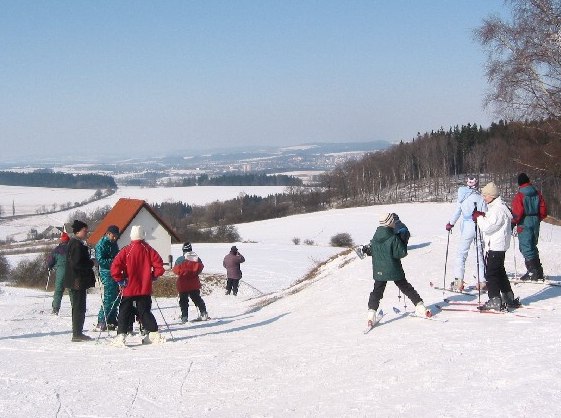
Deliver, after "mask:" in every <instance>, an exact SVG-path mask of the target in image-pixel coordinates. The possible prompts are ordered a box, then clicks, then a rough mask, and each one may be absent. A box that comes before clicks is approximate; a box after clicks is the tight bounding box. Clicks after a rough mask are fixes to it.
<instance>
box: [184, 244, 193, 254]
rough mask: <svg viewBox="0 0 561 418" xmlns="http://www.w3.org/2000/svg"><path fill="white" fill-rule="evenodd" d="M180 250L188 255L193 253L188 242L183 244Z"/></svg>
mask: <svg viewBox="0 0 561 418" xmlns="http://www.w3.org/2000/svg"><path fill="white" fill-rule="evenodd" d="M181 249H182V250H183V252H184V253H188V252H191V251H193V246H192V245H191V243H190V242H186V243H185V244H183V247H182V248H181Z"/></svg>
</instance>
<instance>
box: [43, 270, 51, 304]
mask: <svg viewBox="0 0 561 418" xmlns="http://www.w3.org/2000/svg"><path fill="white" fill-rule="evenodd" d="M50 280H51V270H49V269H47V284H46V285H45V292H47V291H48V290H47V289H48V287H49V281H50ZM47 297H48V295H45V297H44V298H43V308H42V309H41V313H44V312H45V299H47Z"/></svg>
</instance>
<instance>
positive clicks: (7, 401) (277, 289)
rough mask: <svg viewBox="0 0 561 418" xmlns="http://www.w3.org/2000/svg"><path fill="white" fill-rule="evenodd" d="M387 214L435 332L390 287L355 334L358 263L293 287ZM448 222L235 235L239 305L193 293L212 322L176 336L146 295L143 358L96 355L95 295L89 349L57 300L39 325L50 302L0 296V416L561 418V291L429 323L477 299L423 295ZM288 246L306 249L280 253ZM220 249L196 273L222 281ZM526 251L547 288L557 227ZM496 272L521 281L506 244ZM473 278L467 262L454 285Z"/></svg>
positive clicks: (362, 289) (305, 226)
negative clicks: (54, 311) (342, 241)
mask: <svg viewBox="0 0 561 418" xmlns="http://www.w3.org/2000/svg"><path fill="white" fill-rule="evenodd" d="M388 211H391V212H396V213H398V214H399V215H400V218H401V219H402V220H403V221H404V222H405V224H406V225H407V226H408V227H409V228H410V230H411V233H412V237H411V241H410V243H409V255H408V256H407V257H406V258H405V259H404V260H403V265H404V269H405V272H406V275H407V278H408V280H409V281H410V282H411V283H412V284H413V286H414V287H415V288H416V289H417V290H418V291H419V293H420V294H421V296H422V297H423V299H424V301H425V303H426V304H427V305H428V306H430V307H431V309H432V310H433V312H434V313H435V314H436V315H435V318H440V319H443V320H444V319H446V320H447V322H441V321H436V320H435V321H430V320H423V319H419V318H414V317H411V316H403V315H402V314H399V313H395V312H394V308H396V310H399V311H400V312H401V313H403V312H405V311H407V312H412V310H413V307H412V306H411V303H410V301H408V300H404V298H403V296H402V295H401V298H400V295H399V294H398V291H397V288H396V287H395V286H394V285H393V284H391V283H390V284H388V286H387V289H386V294H385V297H384V299H383V300H382V303H381V309H382V310H383V311H384V312H385V314H386V315H385V316H384V317H383V319H382V321H381V323H380V324H379V325H377V326H376V327H375V328H374V329H373V330H372V331H371V332H370V333H369V334H366V335H364V334H363V330H364V329H365V326H366V313H367V300H368V295H369V293H370V291H371V290H372V286H373V281H372V272H371V261H370V258H367V259H364V260H360V259H358V257H357V256H356V255H355V253H354V252H347V253H343V254H341V255H340V256H339V257H337V258H335V259H334V260H332V261H330V262H328V263H327V264H325V265H323V266H321V268H319V270H318V274H317V275H316V276H315V277H314V278H312V279H310V280H308V281H305V282H303V283H300V284H298V285H296V286H292V287H291V285H292V284H293V283H294V282H296V281H298V280H299V279H301V278H303V277H304V276H305V274H306V273H307V271H308V270H309V269H311V268H312V267H314V266H317V263H318V262H319V261H322V260H326V259H327V258H328V257H329V256H331V255H334V254H336V253H339V252H342V251H343V249H337V248H333V247H330V246H328V242H329V239H330V237H331V236H333V235H334V234H336V233H338V232H349V233H350V234H351V236H352V237H353V239H354V240H355V243H357V244H363V243H366V242H368V241H369V239H370V238H371V236H372V234H373V232H374V230H375V229H376V226H377V220H378V217H379V215H380V214H381V213H383V212H388ZM452 211H453V205H452V204H446V203H441V204H437V203H425V204H403V205H394V206H374V207H368V208H356V209H344V210H331V211H326V212H321V213H314V214H309V215H300V216H293V217H288V218H283V219H275V220H269V221H263V222H255V223H250V224H243V225H238V229H239V232H240V234H241V236H242V237H243V239H244V240H247V241H251V242H242V243H238V244H237V245H238V247H239V248H240V251H241V252H242V253H243V254H244V255H245V256H246V258H247V261H246V263H245V264H243V265H242V269H243V271H244V276H243V280H244V283H242V284H241V287H240V293H239V294H238V296H237V297H234V296H226V295H225V294H224V293H223V292H222V291H221V290H220V291H216V292H214V293H213V294H212V295H209V296H206V297H205V302H206V304H207V307H208V311H209V314H210V315H211V317H212V318H213V319H212V320H210V321H208V322H197V323H189V324H181V323H180V322H179V320H178V316H179V309H178V306H177V301H176V299H175V298H173V299H172V298H170V299H165V298H158V299H157V300H156V301H155V302H154V303H153V308H154V309H153V311H154V313H155V316H156V318H157V320H158V322H159V324H160V330H161V332H162V333H163V335H164V336H165V337H166V338H167V339H168V342H166V343H165V344H163V345H147V346H146V345H145V346H143V345H140V344H139V339H138V337H134V338H130V339H129V344H130V347H129V348H115V347H112V346H110V345H109V344H108V341H109V339H108V336H107V333H102V334H101V335H99V334H98V333H96V332H94V331H93V330H92V327H93V324H94V323H95V322H96V320H97V312H98V309H99V305H100V298H99V295H98V294H95V293H94V294H90V295H88V311H87V317H86V331H85V332H86V333H87V334H88V335H90V336H92V337H96V338H97V337H98V336H100V338H99V340H98V341H97V342H87V343H72V342H70V338H71V321H70V306H69V301H68V297H67V296H66V295H65V296H64V299H63V305H62V309H61V314H60V316H58V317H57V316H51V315H49V311H50V303H51V296H52V295H51V294H50V293H47V294H46V293H45V292H41V291H36V290H26V289H16V288H11V287H7V286H2V287H0V290H1V291H2V293H1V294H0V302H1V303H0V318H1V319H0V350H1V351H2V355H1V356H0V386H1V392H0V393H1V396H0V415H1V416H5V417H31V416H33V417H35V416H41V417H54V416H57V417H63V416H71V417H125V416H133V417H161V416H168V417H195V416H197V417H201V416H203V417H285V416H293V417H305V416H309V417H312V416H313V417H343V416H345V417H435V416H445V417H466V416H469V417H505V416H509V417H556V416H561V404H560V402H559V399H560V397H561V357H560V356H559V352H560V351H559V347H560V344H561V327H559V322H560V319H561V307H560V306H559V301H560V300H561V287H553V286H544V285H538V284H522V285H518V286H515V287H514V292H515V294H516V295H518V296H520V297H521V301H522V302H523V303H524V304H526V305H528V306H529V308H521V309H519V310H518V311H517V312H519V313H520V314H524V315H526V316H523V317H521V316H514V315H492V314H480V313H476V312H451V311H442V312H438V310H437V307H436V305H437V304H443V302H442V300H443V297H449V298H451V299H455V300H470V301H477V299H478V298H477V296H475V297H470V296H463V295H457V294H452V293H446V294H443V292H442V291H439V290H434V289H431V287H430V285H429V283H430V282H431V281H432V282H435V283H436V284H439V285H441V284H442V282H443V280H444V266H445V256H446V250H447V241H448V238H450V246H449V256H448V264H447V266H448V268H447V272H448V274H447V277H446V282H449V281H450V280H451V279H452V277H451V274H452V273H451V272H452V271H453V266H454V258H455V249H456V241H457V239H458V235H459V231H458V230H457V229H456V228H455V229H453V230H452V235H451V236H450V237H449V236H448V234H447V232H446V231H445V229H444V225H445V224H446V222H447V221H448V218H449V216H450V214H451V212H452ZM294 237H300V238H301V239H302V240H304V239H309V240H313V241H314V245H312V246H306V245H298V246H297V245H294V244H293V243H292V238H294ZM229 245H230V244H216V245H212V244H204V245H203V244H199V245H195V248H194V249H195V251H197V252H198V253H199V255H200V256H201V258H202V259H203V261H204V262H205V265H206V270H207V271H209V272H212V271H216V272H220V271H222V267H221V259H222V257H223V256H224V255H225V254H226V252H227V251H228V248H229ZM539 248H540V255H541V259H542V262H543V265H544V269H545V273H546V274H547V275H549V277H550V278H551V279H552V280H561V276H560V275H559V274H558V271H559V269H560V265H561V259H560V257H559V254H561V229H560V228H559V227H555V226H551V225H548V224H542V231H541V237H540V242H539ZM174 251H175V252H178V251H179V247H174ZM515 266H516V268H515ZM506 268H507V271H508V272H509V273H513V274H514V273H515V272H516V273H518V274H521V273H522V272H523V271H522V269H523V260H522V257H521V255H520V253H519V252H518V250H516V249H514V248H512V247H511V249H510V250H509V251H508V252H507V256H506ZM475 272H476V260H474V259H473V258H472V257H470V258H469V259H468V261H467V271H466V278H467V279H468V281H473V280H474V279H473V275H474V274H475ZM255 289H257V291H256V290H255ZM261 293H265V294H268V295H265V296H260V294H261ZM486 299H487V297H486V295H484V294H483V295H482V296H481V300H482V301H485V300H486ZM273 300H274V301H273ZM156 302H157V303H156ZM268 302H272V303H268ZM158 307H159V308H160V309H158ZM532 307H533V308H534V309H530V308H532ZM190 309H191V311H190V316H191V318H194V317H195V316H196V312H195V308H194V307H193V306H191V308H190ZM164 318H165V320H166V322H167V325H166V324H165V323H164ZM168 325H169V327H168ZM112 335H114V332H113V333H112Z"/></svg>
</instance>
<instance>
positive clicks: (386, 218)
mask: <svg viewBox="0 0 561 418" xmlns="http://www.w3.org/2000/svg"><path fill="white" fill-rule="evenodd" d="M379 220H380V225H381V226H393V224H394V223H395V218H394V216H393V213H384V214H383V215H382V216H380V219H379Z"/></svg>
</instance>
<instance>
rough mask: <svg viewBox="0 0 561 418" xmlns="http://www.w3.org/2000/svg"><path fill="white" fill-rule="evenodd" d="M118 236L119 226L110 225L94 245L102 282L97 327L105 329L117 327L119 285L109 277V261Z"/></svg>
mask: <svg viewBox="0 0 561 418" xmlns="http://www.w3.org/2000/svg"><path fill="white" fill-rule="evenodd" d="M118 238H119V227H117V226H116V225H110V226H109V227H108V228H107V232H105V235H104V236H103V237H102V238H101V239H100V240H99V242H98V243H97V245H96V246H95V257H96V259H97V262H98V264H99V276H100V279H101V282H102V283H103V302H102V304H101V307H100V308H99V313H98V315H97V327H96V328H97V329H98V330H100V331H105V330H106V329H110V330H114V329H116V328H117V307H118V306H119V303H118V302H117V297H118V296H119V286H118V285H117V283H116V282H115V280H113V277H111V271H110V270H111V263H112V262H113V259H114V258H115V256H116V255H117V254H118V253H119V246H118V245H117V239H118Z"/></svg>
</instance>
